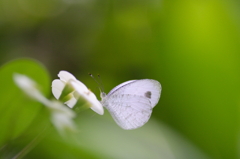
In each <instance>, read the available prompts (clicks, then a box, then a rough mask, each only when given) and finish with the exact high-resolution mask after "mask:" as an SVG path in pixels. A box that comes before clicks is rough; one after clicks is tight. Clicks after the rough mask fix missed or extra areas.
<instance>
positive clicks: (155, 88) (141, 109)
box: [101, 79, 162, 130]
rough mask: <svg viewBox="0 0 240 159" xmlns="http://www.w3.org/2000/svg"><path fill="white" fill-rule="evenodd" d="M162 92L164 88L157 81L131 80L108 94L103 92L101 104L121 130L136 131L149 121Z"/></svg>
mask: <svg viewBox="0 0 240 159" xmlns="http://www.w3.org/2000/svg"><path fill="white" fill-rule="evenodd" d="M161 91H162V86H161V84H160V83H159V82H158V81H156V80H152V79H141V80H131V81H127V82H124V83H122V84H120V85H118V86H116V87H115V88H113V89H112V90H111V91H110V92H109V93H108V94H106V93H104V92H101V98H102V101H101V103H102V105H103V106H104V107H105V108H106V109H107V110H108V111H109V112H110V114H111V115H112V117H113V119H114V120H115V122H116V123H117V124H118V125H119V126H120V127H121V128H123V129H126V130H130V129H136V128H139V127H141V126H143V125H144V124H145V123H146V122H147V121H148V120H149V118H150V116H151V114H152V109H153V108H154V107H155V106H156V104H157V103H158V101H159V99H160V95H161Z"/></svg>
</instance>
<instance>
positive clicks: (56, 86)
mask: <svg viewBox="0 0 240 159" xmlns="http://www.w3.org/2000/svg"><path fill="white" fill-rule="evenodd" d="M64 87H65V83H64V82H62V81H61V80H59V79H55V80H53V81H52V93H53V95H54V97H55V98H56V99H59V97H60V95H61V94H62V91H63V89H64Z"/></svg>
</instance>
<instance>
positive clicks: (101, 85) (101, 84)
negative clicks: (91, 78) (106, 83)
mask: <svg viewBox="0 0 240 159" xmlns="http://www.w3.org/2000/svg"><path fill="white" fill-rule="evenodd" d="M98 79H99V81H100V82H99V84H100V87H101V88H102V92H104V87H103V83H102V79H101V77H100V74H98Z"/></svg>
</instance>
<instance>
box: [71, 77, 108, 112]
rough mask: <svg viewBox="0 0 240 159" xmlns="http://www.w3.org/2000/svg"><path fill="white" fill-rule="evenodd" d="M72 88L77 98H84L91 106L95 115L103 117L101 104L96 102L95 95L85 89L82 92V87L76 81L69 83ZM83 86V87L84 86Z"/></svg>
mask: <svg viewBox="0 0 240 159" xmlns="http://www.w3.org/2000/svg"><path fill="white" fill-rule="evenodd" d="M71 84H72V86H73V87H74V88H75V90H76V91H77V93H78V95H79V96H82V97H83V98H85V99H86V100H87V101H88V102H89V103H90V104H91V107H90V108H91V109H92V110H93V111H95V112H96V113H98V114H100V115H103V113H104V109H103V106H102V104H101V103H100V102H99V101H98V100H97V97H96V96H95V94H93V93H92V92H91V91H90V90H88V89H87V91H86V90H83V89H82V86H81V85H79V82H77V81H71ZM84 86H85V85H84Z"/></svg>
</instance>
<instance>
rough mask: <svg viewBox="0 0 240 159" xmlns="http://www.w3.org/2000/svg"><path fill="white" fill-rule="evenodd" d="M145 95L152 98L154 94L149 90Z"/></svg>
mask: <svg viewBox="0 0 240 159" xmlns="http://www.w3.org/2000/svg"><path fill="white" fill-rule="evenodd" d="M144 96H145V97H147V98H149V99H151V96H152V92H150V91H147V92H146V93H145V94H144Z"/></svg>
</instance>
